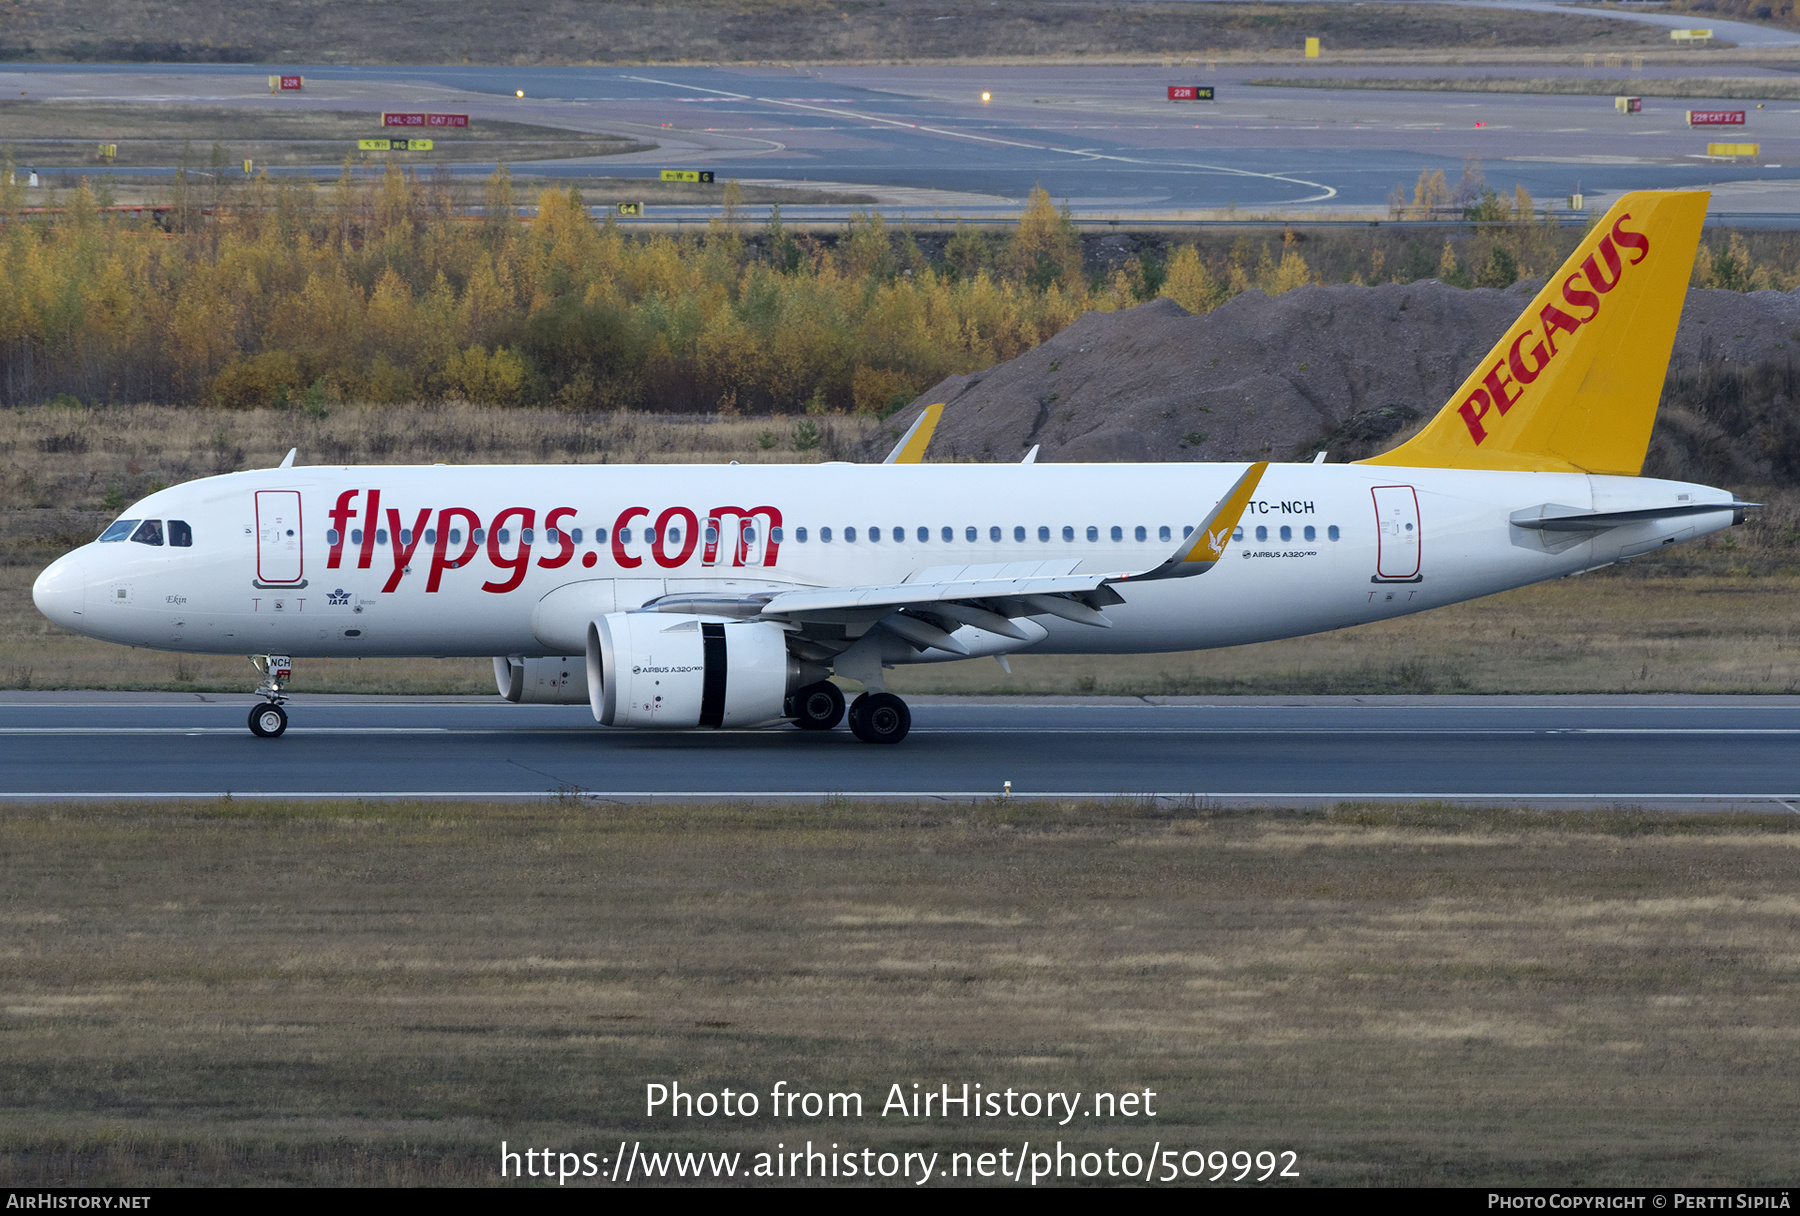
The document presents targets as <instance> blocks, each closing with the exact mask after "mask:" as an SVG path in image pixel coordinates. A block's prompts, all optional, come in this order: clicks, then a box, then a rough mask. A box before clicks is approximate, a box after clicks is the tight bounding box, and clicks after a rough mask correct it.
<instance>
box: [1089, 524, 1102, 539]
mask: <svg viewBox="0 0 1800 1216" xmlns="http://www.w3.org/2000/svg"><path fill="white" fill-rule="evenodd" d="M1087 538H1088V540H1090V541H1096V540H1099V539H1100V529H1098V528H1096V527H1095V526H1094V525H1093V524H1089V525H1088V531H1087Z"/></svg>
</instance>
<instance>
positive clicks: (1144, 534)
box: [1132, 524, 1150, 540]
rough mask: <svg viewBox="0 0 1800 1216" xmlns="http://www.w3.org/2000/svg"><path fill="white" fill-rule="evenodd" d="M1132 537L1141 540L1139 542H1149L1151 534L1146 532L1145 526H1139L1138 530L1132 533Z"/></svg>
mask: <svg viewBox="0 0 1800 1216" xmlns="http://www.w3.org/2000/svg"><path fill="white" fill-rule="evenodd" d="M1132 535H1133V536H1135V537H1137V539H1139V540H1149V539H1150V533H1148V532H1146V531H1145V530H1144V525H1143V524H1139V525H1138V526H1137V528H1136V530H1135V531H1133V532H1132Z"/></svg>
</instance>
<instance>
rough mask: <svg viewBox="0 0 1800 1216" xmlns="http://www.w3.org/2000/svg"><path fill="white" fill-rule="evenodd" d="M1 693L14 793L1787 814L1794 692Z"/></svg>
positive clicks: (1796, 747) (1796, 783)
mask: <svg viewBox="0 0 1800 1216" xmlns="http://www.w3.org/2000/svg"><path fill="white" fill-rule="evenodd" d="M251 703H252V702H251V699H250V698H249V697H223V696H220V697H214V696H211V695H208V696H205V697H199V696H189V697H178V696H174V695H170V694H136V695H133V694H100V693H7V694H3V695H0V772H4V774H5V778H4V786H5V788H4V791H0V792H3V794H4V796H5V797H7V798H10V799H36V798H78V797H82V798H85V797H96V798H112V797H135V796H145V797H216V796H219V795H222V794H225V793H227V792H229V793H230V794H231V795H232V796H233V797H270V798H273V797H301V798H317V797H345V798H364V797H367V798H400V797H431V798H436V797H454V798H464V797H483V798H517V797H529V798H542V797H545V796H552V795H563V796H588V797H595V798H629V799H642V798H657V797H674V798H718V797H742V796H750V797H757V798H779V797H795V798H818V797H825V796H831V795H844V796H854V797H919V796H928V797H945V798H985V797H997V796H1000V795H1001V794H1002V793H1003V791H1004V790H1005V789H1006V783H1007V782H1011V795H1012V796H1013V797H1026V798H1029V797H1045V796H1056V797H1065V796H1095V797H1116V796H1146V795H1150V796H1157V797H1174V798H1200V799H1207V800H1212V801H1217V802H1220V803H1245V802H1278V803H1284V804H1291V803H1298V804H1317V803H1328V802H1335V801H1342V800H1356V799H1377V800H1385V799H1411V798H1444V799H1449V800H1452V801H1460V802H1485V801H1492V800H1502V801H1506V802H1509V803H1531V804H1536V805H1571V806H1591V805H1599V804H1615V803H1616V804H1631V805H1642V806H1650V807H1662V808H1668V809H1696V808H1705V809H1728V808H1751V809H1761V810H1765V811H1766V810H1770V809H1774V810H1779V811H1787V812H1792V813H1795V814H1800V763H1797V761H1796V757H1797V756H1800V697H1761V698H1758V697H1698V696H1662V697H1493V698H1479V697H1439V698H1433V697H1371V698H1345V697H1316V698H1245V699H1241V700H1234V699H1229V698H1214V699H1201V698H1174V699H1169V700H1168V701H1166V702H1164V703H1150V702H1148V701H1144V700H1139V699H1130V698H1087V699H1080V698H1066V699H1051V700H1031V699H1020V700H1010V699H990V698H954V697H921V698H916V699H914V700H913V701H912V702H911V704H912V708H913V732H912V734H911V736H910V737H909V738H908V739H907V740H906V741H905V742H903V743H901V744H899V745H897V746H892V747H879V746H871V745H869V744H864V743H860V742H858V741H857V740H856V739H855V738H853V737H852V736H851V735H850V733H849V732H848V731H847V730H844V729H841V728H840V729H839V730H836V731H833V732H830V733H829V734H824V735H819V734H809V733H804V732H801V731H797V730H794V729H792V728H787V727H779V728H774V729H768V730H753V731H704V732H673V731H671V732H661V731H656V732H625V731H611V730H605V729H602V728H600V727H597V726H596V725H595V724H594V722H593V719H592V717H591V715H590V714H589V712H588V711H587V709H586V708H585V707H581V706H518V705H508V704H505V703H503V702H500V701H499V700H497V699H484V698H442V699H435V698H412V699H408V698H368V697H326V696H312V697H308V696H300V697H296V698H294V699H293V700H292V701H290V702H289V711H290V715H291V720H292V726H291V727H290V729H289V731H288V733H287V735H286V736H285V737H283V738H281V739H279V740H260V739H256V738H253V737H252V736H251V735H250V734H249V732H248V730H247V729H246V727H245V718H246V716H247V714H248V712H249V706H250V704H251Z"/></svg>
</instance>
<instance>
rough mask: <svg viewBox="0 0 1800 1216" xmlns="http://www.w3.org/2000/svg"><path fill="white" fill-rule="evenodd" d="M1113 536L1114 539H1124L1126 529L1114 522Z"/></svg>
mask: <svg viewBox="0 0 1800 1216" xmlns="http://www.w3.org/2000/svg"><path fill="white" fill-rule="evenodd" d="M1112 538H1113V539H1114V540H1124V539H1125V529H1123V528H1121V527H1119V525H1117V524H1114V525H1113V530H1112Z"/></svg>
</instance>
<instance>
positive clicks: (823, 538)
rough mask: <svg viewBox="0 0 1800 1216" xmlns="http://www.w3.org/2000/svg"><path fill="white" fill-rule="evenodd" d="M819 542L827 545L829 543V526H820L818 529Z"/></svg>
mask: <svg viewBox="0 0 1800 1216" xmlns="http://www.w3.org/2000/svg"><path fill="white" fill-rule="evenodd" d="M819 543H820V544H821V545H829V544H830V543H831V529H830V528H820V529H819Z"/></svg>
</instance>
